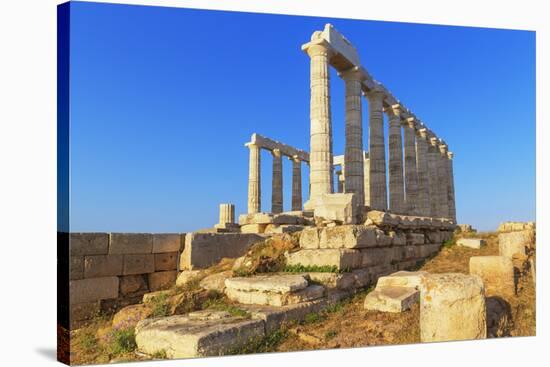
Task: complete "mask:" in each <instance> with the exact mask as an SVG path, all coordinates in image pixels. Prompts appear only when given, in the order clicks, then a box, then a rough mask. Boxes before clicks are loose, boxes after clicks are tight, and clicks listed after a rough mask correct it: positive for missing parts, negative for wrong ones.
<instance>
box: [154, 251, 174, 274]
mask: <svg viewBox="0 0 550 367" xmlns="http://www.w3.org/2000/svg"><path fill="white" fill-rule="evenodd" d="M178 254H179V253H178V252H164V253H160V254H155V271H166V270H176V269H177V268H178Z"/></svg>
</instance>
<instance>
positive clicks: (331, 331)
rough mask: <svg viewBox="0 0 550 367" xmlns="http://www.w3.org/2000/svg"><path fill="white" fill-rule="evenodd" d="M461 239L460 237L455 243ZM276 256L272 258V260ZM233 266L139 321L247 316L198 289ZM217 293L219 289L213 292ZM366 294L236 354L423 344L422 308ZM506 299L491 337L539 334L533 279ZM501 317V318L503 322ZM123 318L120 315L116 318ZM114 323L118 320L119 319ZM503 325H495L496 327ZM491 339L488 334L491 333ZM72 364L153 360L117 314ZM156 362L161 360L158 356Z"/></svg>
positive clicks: (77, 338) (493, 239) (88, 332)
mask: <svg viewBox="0 0 550 367" xmlns="http://www.w3.org/2000/svg"><path fill="white" fill-rule="evenodd" d="M476 237H481V238H484V239H485V240H486V241H487V246H485V247H483V248H481V249H479V250H475V249H470V248H464V247H458V246H456V245H454V242H455V241H450V242H449V243H447V244H446V245H445V246H444V248H443V249H442V250H441V252H440V253H438V254H437V255H436V256H435V257H433V258H432V259H430V260H428V261H426V263H425V264H423V265H422V266H420V267H419V270H425V271H428V272H431V273H445V272H459V273H464V274H468V273H469V259H470V257H471V256H486V255H498V243H497V242H498V241H497V234H496V233H480V234H477V235H476ZM455 239H456V238H455ZM295 240H296V238H290V239H289V241H282V242H277V241H275V242H273V243H271V244H270V245H268V246H266V245H265V244H264V245H262V246H258V247H256V248H255V249H254V250H253V251H252V253H253V255H254V256H253V258H254V260H255V261H254V264H249V268H254V269H256V268H262V269H263V268H265V269H263V270H270V269H271V268H272V267H277V266H279V264H278V260H277V259H278V258H280V255H281V254H282V252H283V251H284V250H286V249H288V248H289V247H292V246H294V245H295ZM273 259H275V260H273ZM232 265H233V264H232V263H231V262H224V263H222V264H220V265H218V266H216V267H213V268H211V269H209V270H208V271H207V272H204V273H201V274H200V276H199V277H198V278H197V279H196V281H194V282H191V283H189V284H187V285H186V287H185V288H181V287H180V288H177V289H175V290H173V291H172V293H167V294H164V295H162V297H159V298H157V299H156V300H154V301H152V302H147V303H146V304H140V305H136V306H135V307H133V308H131V309H130V311H131V312H133V313H135V315H136V319H139V318H141V317H143V315H144V314H147V315H170V314H182V313H186V312H189V311H191V310H200V309H217V310H224V311H227V312H229V313H231V314H234V315H240V316H243V317H246V312H243V310H241V309H239V308H238V306H236V305H234V304H232V303H231V302H229V301H228V300H227V299H226V298H225V297H224V296H223V295H221V294H220V293H218V292H216V291H215V290H210V291H205V290H203V289H201V287H200V286H199V284H200V279H202V278H204V277H206V276H207V275H211V274H214V273H220V272H224V271H226V272H227V271H228V269H230V268H231V266H232ZM214 288H215V287H214ZM369 291H370V289H369V290H365V291H362V292H360V293H358V294H356V295H355V296H354V297H353V298H351V299H348V300H345V301H341V302H339V303H337V304H335V305H333V306H331V307H329V308H328V309H326V310H324V311H321V312H319V313H311V314H308V315H307V317H306V318H305V320H304V321H302V322H300V323H293V324H290V325H285V327H284V328H282V329H281V330H279V331H276V332H274V333H272V334H271V335H269V337H268V338H266V339H265V340H263V341H262V342H260V343H255V344H251V345H249V346H248V347H247V348H246V349H243V350H235V351H234V352H233V353H235V354H241V353H256V352H284V351H298V350H313V349H332V348H350V347H363V346H371V345H389V344H410V343H418V342H420V331H419V307H418V305H415V306H413V308H412V309H411V310H408V311H405V312H402V313H395V314H394V313H382V312H376V311H366V310H365V309H364V308H363V302H364V299H365V296H366V294H368V292H369ZM507 301H508V302H504V303H502V302H500V303H497V304H496V306H495V307H496V311H495V312H496V314H498V317H497V319H498V320H497V321H498V322H495V326H494V329H495V330H494V332H493V333H492V334H493V335H498V336H529V335H535V317H536V310H535V287H534V283H533V279H532V277H531V274H524V276H522V277H521V278H520V281H519V285H518V293H517V296H516V297H513V298H511V299H509V300H507ZM502 315H504V317H502ZM119 317H120V315H119ZM115 324H116V322H115ZM497 324H498V325H497ZM490 334H491V332H490ZM71 337H72V342H71V344H72V349H71V361H72V363H74V364H92V363H107V362H117V361H129V360H132V361H135V360H145V359H150V357H147V356H143V355H139V354H138V353H136V352H135V337H134V334H133V328H132V325H125V326H124V327H122V326H118V327H117V326H115V327H113V315H100V316H99V317H97V318H96V319H95V320H94V321H93V322H91V323H90V324H89V325H87V326H86V327H84V328H81V329H78V330H75V331H72V332H71ZM154 358H157V359H163V358H165V356H163V355H162V353H160V354H159V355H155V356H154Z"/></svg>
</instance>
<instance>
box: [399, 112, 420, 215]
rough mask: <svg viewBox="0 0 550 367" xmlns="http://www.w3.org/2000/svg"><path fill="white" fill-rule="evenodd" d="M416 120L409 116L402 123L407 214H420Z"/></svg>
mask: <svg viewBox="0 0 550 367" xmlns="http://www.w3.org/2000/svg"><path fill="white" fill-rule="evenodd" d="M415 135H416V120H415V119H414V118H413V117H409V118H407V119H406V120H405V123H404V124H403V139H404V144H403V145H404V149H405V154H404V156H405V204H406V209H407V214H409V215H420V210H421V208H420V204H419V192H418V171H417V167H416V142H415Z"/></svg>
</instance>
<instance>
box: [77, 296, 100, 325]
mask: <svg viewBox="0 0 550 367" xmlns="http://www.w3.org/2000/svg"><path fill="white" fill-rule="evenodd" d="M100 311H101V303H100V302H99V301H93V302H86V303H74V304H73V303H71V306H70V315H69V317H70V320H71V325H73V322H74V321H83V320H90V319H92V318H94V317H95V316H97V315H99V313H100ZM72 328H73V327H72V326H71V329H72Z"/></svg>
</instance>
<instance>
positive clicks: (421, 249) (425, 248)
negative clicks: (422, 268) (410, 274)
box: [415, 243, 441, 259]
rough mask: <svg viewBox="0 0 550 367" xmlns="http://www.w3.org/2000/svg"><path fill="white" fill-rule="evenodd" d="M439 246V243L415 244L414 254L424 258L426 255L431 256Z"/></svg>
mask: <svg viewBox="0 0 550 367" xmlns="http://www.w3.org/2000/svg"><path fill="white" fill-rule="evenodd" d="M440 247H441V245H440V244H437V243H434V244H428V245H417V246H416V252H415V254H416V255H415V256H416V257H417V258H419V259H425V258H427V257H430V256H432V255H433V254H435V253H436V252H438V251H439V249H440Z"/></svg>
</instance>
